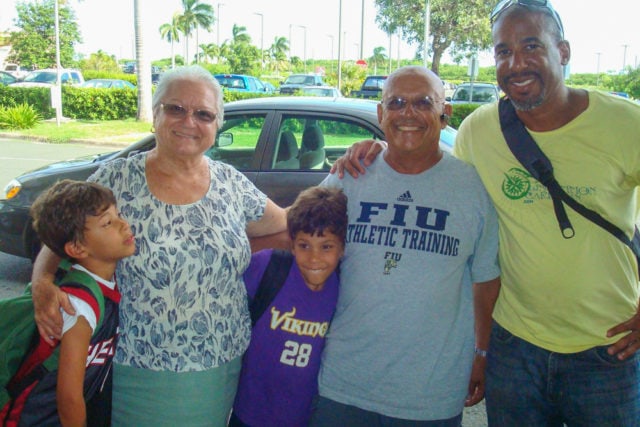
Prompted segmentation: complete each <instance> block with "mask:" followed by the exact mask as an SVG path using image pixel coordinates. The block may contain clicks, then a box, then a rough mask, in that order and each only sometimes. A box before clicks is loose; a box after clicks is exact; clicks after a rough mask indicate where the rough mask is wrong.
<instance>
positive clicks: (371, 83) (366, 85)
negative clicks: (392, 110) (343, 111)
mask: <svg viewBox="0 0 640 427" xmlns="http://www.w3.org/2000/svg"><path fill="white" fill-rule="evenodd" d="M385 80H387V76H367V78H365V79H364V82H362V86H361V87H360V89H359V90H352V91H351V96H352V97H354V98H380V96H381V95H382V87H383V86H384V82H385Z"/></svg>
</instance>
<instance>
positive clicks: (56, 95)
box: [51, 0, 62, 126]
mask: <svg viewBox="0 0 640 427" xmlns="http://www.w3.org/2000/svg"><path fill="white" fill-rule="evenodd" d="M53 12H54V19H55V31H56V84H55V85H54V86H53V87H52V88H51V101H52V102H51V103H52V104H53V106H54V107H55V109H56V125H57V126H60V121H61V120H62V81H61V76H60V72H61V68H62V64H61V63H60V12H59V11H58V2H57V0H56V1H55V4H54V9H53Z"/></svg>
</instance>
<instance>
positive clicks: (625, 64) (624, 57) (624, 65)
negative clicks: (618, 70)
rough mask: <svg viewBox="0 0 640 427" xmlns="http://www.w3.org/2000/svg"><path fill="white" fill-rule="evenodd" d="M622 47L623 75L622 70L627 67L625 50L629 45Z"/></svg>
mask: <svg viewBox="0 0 640 427" xmlns="http://www.w3.org/2000/svg"><path fill="white" fill-rule="evenodd" d="M622 47H623V48H624V55H623V56H622V72H623V73H624V69H625V67H626V66H627V48H628V47H629V45H628V44H623V45H622Z"/></svg>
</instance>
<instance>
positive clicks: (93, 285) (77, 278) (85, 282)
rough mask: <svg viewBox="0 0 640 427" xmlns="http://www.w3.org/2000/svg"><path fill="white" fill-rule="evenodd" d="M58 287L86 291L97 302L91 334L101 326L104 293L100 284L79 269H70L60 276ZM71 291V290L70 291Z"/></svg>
mask: <svg viewBox="0 0 640 427" xmlns="http://www.w3.org/2000/svg"><path fill="white" fill-rule="evenodd" d="M59 286H60V288H67V289H69V288H71V289H81V290H85V291H88V292H89V294H90V295H91V296H93V299H95V301H96V304H97V310H96V311H97V312H98V313H97V314H98V315H97V316H96V327H95V329H94V330H93V334H92V335H94V334H95V332H96V331H97V330H98V329H100V327H101V326H102V319H103V317H104V294H103V293H102V289H100V284H98V282H97V281H96V279H94V278H93V277H91V276H90V275H89V274H87V273H86V272H84V271H81V270H74V269H71V270H69V271H68V272H67V274H66V275H65V276H64V277H63V278H62V280H61V281H60V283H59ZM72 293H73V292H72Z"/></svg>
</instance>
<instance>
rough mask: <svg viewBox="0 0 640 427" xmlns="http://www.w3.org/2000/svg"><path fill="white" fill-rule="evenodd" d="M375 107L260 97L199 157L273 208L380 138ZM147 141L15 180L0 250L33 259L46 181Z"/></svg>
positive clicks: (447, 139) (79, 175) (232, 113)
mask: <svg viewBox="0 0 640 427" xmlns="http://www.w3.org/2000/svg"><path fill="white" fill-rule="evenodd" d="M377 104H378V103H377V102H375V101H370V100H360V99H350V98H328V97H291V96H290V97H263V98H254V99H247V100H242V101H236V102H230V103H227V104H225V107H224V123H223V125H222V127H221V128H220V130H219V131H218V135H217V138H216V141H215V144H214V145H213V147H211V148H210V149H209V150H208V152H207V155H208V156H209V157H211V158H212V159H214V160H218V161H221V162H225V163H228V164H230V165H233V166H234V167H235V168H236V169H238V170H240V171H241V172H243V173H244V174H245V175H246V176H247V177H248V178H249V179H250V180H251V181H252V182H253V183H254V184H255V185H256V186H257V187H258V188H259V189H261V190H262V191H263V192H265V193H266V194H267V195H268V196H269V197H270V198H271V199H272V200H274V201H275V202H276V203H278V204H279V205H280V206H289V205H290V204H291V203H292V202H293V201H294V199H295V198H296V196H297V195H298V193H299V192H300V191H301V190H303V189H305V188H307V187H309V186H312V185H317V184H318V183H320V181H322V179H323V178H324V177H325V176H326V175H327V173H328V170H329V168H330V167H331V165H332V164H333V162H334V161H335V160H336V159H337V158H338V157H339V156H341V155H342V154H343V153H344V152H345V150H346V148H347V147H349V146H351V144H353V143H354V142H356V141H361V140H363V139H370V138H375V139H382V138H384V134H383V132H382V130H381V129H380V125H379V123H378V116H377ZM455 134H456V131H455V129H453V128H450V127H447V128H445V129H444V130H443V131H442V132H441V134H440V145H441V147H442V149H443V150H447V151H450V150H451V148H452V147H453V142H454V139H455ZM154 145H155V137H154V135H149V136H147V137H145V138H143V139H142V140H140V141H138V142H135V143H134V144H132V145H130V146H128V147H126V148H124V149H122V150H119V151H115V152H110V153H106V154H102V155H97V156H91V157H85V158H78V159H73V160H69V161H66V162H57V163H53V164H51V165H48V166H45V167H42V168H39V169H36V170H33V171H31V172H27V173H25V174H22V175H20V176H18V177H16V178H15V179H13V180H12V181H11V182H10V183H9V184H8V185H7V186H6V187H5V189H4V194H3V195H0V251H2V252H6V253H9V254H13V255H17V256H21V257H27V258H34V256H35V255H36V254H37V251H38V249H39V246H40V245H39V242H38V240H37V238H36V236H35V233H34V232H33V229H32V227H31V219H30V218H29V213H28V212H29V207H30V206H31V203H32V202H33V200H34V199H35V198H36V197H37V196H38V195H39V194H40V193H41V192H42V191H43V190H45V189H46V188H47V187H49V186H50V185H52V184H53V183H54V182H56V181H58V180H60V179H63V178H70V179H86V178H87V177H88V176H89V175H90V174H91V173H93V172H94V171H95V170H96V169H97V168H98V166H100V164H101V163H103V162H107V161H109V160H112V159H115V158H122V157H128V156H130V155H133V154H135V153H139V152H143V151H147V150H150V149H151V148H153V147H154Z"/></svg>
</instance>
